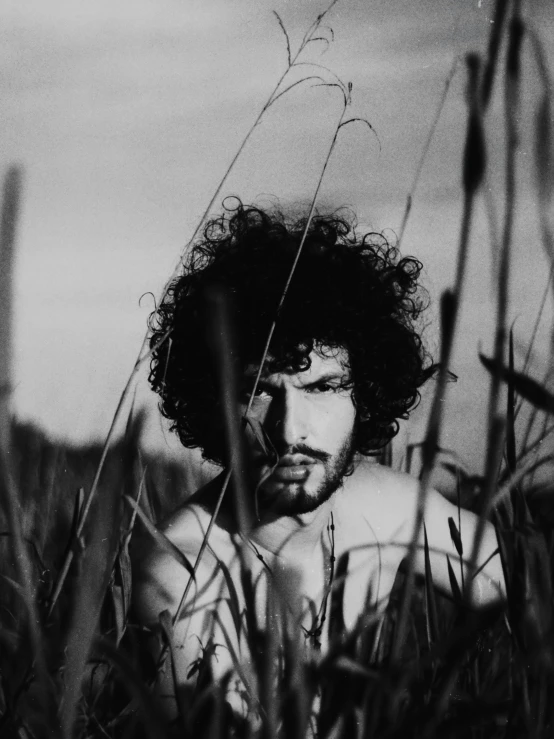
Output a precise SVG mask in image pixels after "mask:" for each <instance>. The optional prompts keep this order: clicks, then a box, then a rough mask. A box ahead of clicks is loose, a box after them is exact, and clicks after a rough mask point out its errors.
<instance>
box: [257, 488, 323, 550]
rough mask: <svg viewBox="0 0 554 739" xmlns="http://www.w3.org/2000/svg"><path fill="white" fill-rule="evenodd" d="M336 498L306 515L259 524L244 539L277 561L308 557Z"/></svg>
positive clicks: (318, 542)
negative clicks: (277, 559) (246, 538)
mask: <svg viewBox="0 0 554 739" xmlns="http://www.w3.org/2000/svg"><path fill="white" fill-rule="evenodd" d="M336 495H337V493H336V492H335V493H334V494H333V495H332V496H331V498H329V500H327V501H326V502H325V503H322V504H321V505H320V506H319V508H317V509H316V510H315V511H312V512H310V513H303V514H301V515H298V516H280V517H277V518H272V519H271V520H270V521H266V522H264V521H262V522H261V523H259V524H258V525H256V526H255V527H254V529H253V530H252V531H251V532H250V534H249V536H248V538H249V539H250V541H251V542H252V543H254V544H255V545H256V546H257V547H261V548H262V549H264V550H265V551H266V552H269V553H270V554H272V555H274V556H277V557H279V558H280V559H285V560H286V559H295V558H298V557H299V556H310V555H311V554H312V553H313V552H314V551H315V549H316V548H317V547H318V546H319V544H320V542H321V534H322V532H323V530H324V529H325V527H326V526H327V525H328V523H329V519H330V516H331V513H332V511H333V508H334V505H335V498H336Z"/></svg>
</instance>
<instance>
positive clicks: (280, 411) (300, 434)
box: [268, 391, 309, 448]
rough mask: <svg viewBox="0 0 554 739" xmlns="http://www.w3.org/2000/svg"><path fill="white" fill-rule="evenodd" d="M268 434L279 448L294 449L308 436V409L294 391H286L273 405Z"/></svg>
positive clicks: (275, 399)
mask: <svg viewBox="0 0 554 739" xmlns="http://www.w3.org/2000/svg"><path fill="white" fill-rule="evenodd" d="M272 406H273V407H272V409H271V411H272V413H271V420H270V419H268V420H270V424H269V426H270V428H268V432H269V434H270V436H271V437H272V439H273V442H274V443H275V445H276V446H277V447H280V446H282V447H284V448H288V447H292V446H295V445H296V444H298V443H300V442H301V441H304V440H305V439H306V437H307V436H308V422H309V419H308V415H307V408H306V407H305V406H304V404H303V403H302V398H301V397H299V394H298V393H295V392H294V391H292V392H290V391H286V392H284V393H283V395H282V396H281V397H280V398H274V401H273V403H272Z"/></svg>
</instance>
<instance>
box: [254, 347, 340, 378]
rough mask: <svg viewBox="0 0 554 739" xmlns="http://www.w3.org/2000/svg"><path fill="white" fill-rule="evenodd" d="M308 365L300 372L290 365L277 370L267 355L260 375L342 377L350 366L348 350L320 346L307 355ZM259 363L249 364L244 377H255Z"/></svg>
mask: <svg viewBox="0 0 554 739" xmlns="http://www.w3.org/2000/svg"><path fill="white" fill-rule="evenodd" d="M308 357H309V359H310V366H309V367H308V368H307V369H305V370H300V372H299V371H298V370H297V369H296V368H294V367H291V368H289V369H287V368H286V367H284V368H282V369H279V370H278V371H273V370H272V365H273V362H274V358H273V357H272V356H271V355H268V357H267V361H266V363H265V365H264V370H263V372H262V377H264V378H266V377H270V376H271V375H296V374H302V376H303V377H306V378H308V377H311V376H319V375H326V376H330V375H336V376H337V377H343V376H346V375H348V374H349V373H350V367H349V362H348V351H347V350H346V349H344V348H343V347H337V348H335V347H326V346H324V347H320V348H317V349H313V350H312V351H311V352H310V353H309V355H308ZM259 367H260V365H259V364H254V363H253V364H249V365H248V366H247V367H246V370H245V372H244V374H245V376H246V377H255V376H256V375H257V374H258V370H259Z"/></svg>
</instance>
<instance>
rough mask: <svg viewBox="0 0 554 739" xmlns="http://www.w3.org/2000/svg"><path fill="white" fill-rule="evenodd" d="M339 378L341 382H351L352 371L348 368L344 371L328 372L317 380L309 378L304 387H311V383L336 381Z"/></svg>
mask: <svg viewBox="0 0 554 739" xmlns="http://www.w3.org/2000/svg"><path fill="white" fill-rule="evenodd" d="M337 380H338V381H339V382H341V383H347V382H350V372H348V371H347V370H344V371H342V372H340V371H338V370H337V371H336V372H328V373H327V374H324V375H321V376H320V377H318V378H317V379H316V380H309V381H308V382H306V383H304V387H310V385H321V384H324V383H326V382H335V381H337Z"/></svg>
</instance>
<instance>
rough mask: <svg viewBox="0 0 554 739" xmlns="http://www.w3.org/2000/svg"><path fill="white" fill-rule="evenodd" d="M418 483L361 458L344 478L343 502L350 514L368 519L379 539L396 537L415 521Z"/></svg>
mask: <svg viewBox="0 0 554 739" xmlns="http://www.w3.org/2000/svg"><path fill="white" fill-rule="evenodd" d="M418 491H419V482H418V480H417V479H416V478H414V477H412V476H411V475H407V474H405V473H403V472H396V471H394V470H392V469H390V468H389V467H385V466H383V465H381V464H379V463H378V462H375V461H373V460H371V459H368V458H362V459H361V460H360V462H359V463H358V465H357V466H356V469H355V471H354V473H353V474H352V475H351V476H350V477H348V478H346V480H345V483H344V495H343V496H342V502H343V505H344V507H345V508H346V509H347V510H348V511H349V516H350V517H352V516H359V517H361V518H367V519H368V520H370V521H371V524H372V527H373V528H374V529H375V530H376V532H377V533H378V535H379V538H380V539H381V540H382V539H384V538H391V537H392V536H393V535H394V537H395V538H397V537H398V536H399V535H400V534H404V533H405V531H406V530H407V528H408V527H409V525H410V524H411V522H412V521H413V520H414V516H415V511H416V508H417V500H418Z"/></svg>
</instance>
